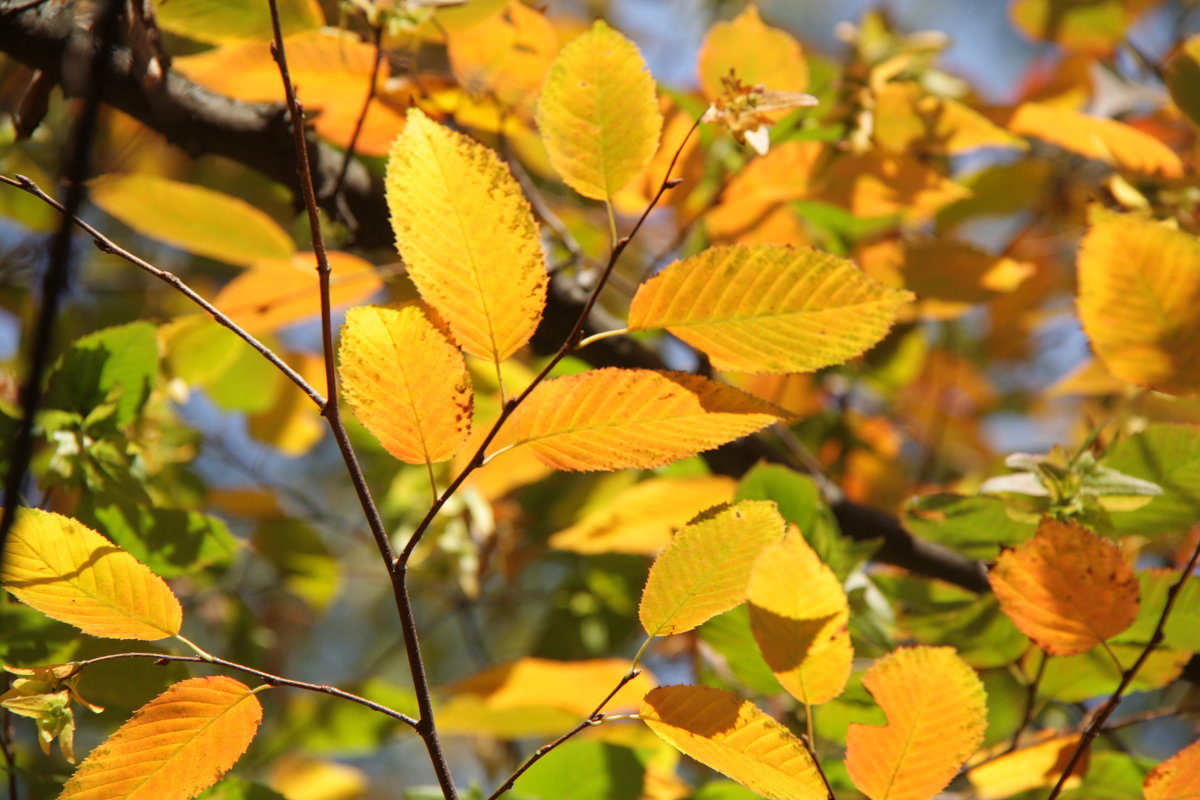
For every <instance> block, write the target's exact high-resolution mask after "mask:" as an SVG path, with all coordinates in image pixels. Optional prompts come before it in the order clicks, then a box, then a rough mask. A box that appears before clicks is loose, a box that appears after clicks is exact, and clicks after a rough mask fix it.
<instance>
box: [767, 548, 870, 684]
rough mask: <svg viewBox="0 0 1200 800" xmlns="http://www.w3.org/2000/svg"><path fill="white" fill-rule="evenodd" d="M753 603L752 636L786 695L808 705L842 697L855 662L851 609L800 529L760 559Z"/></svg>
mask: <svg viewBox="0 0 1200 800" xmlns="http://www.w3.org/2000/svg"><path fill="white" fill-rule="evenodd" d="M798 586H802V587H804V590H803V591H796V587H798ZM747 600H748V601H749V603H750V630H751V631H752V632H753V633H754V639H755V641H757V642H758V648H759V650H761V651H762V655H763V659H764V660H765V661H766V662H767V666H769V667H770V668H771V671H772V672H774V673H775V677H776V678H778V679H779V683H780V685H781V686H783V688H784V689H787V691H788V692H789V693H791V695H792V696H793V697H795V698H796V699H797V700H799V701H801V702H802V703H804V704H806V705H817V704H819V703H824V702H827V701H829V700H832V699H833V698H835V697H837V696H838V695H839V694H841V693H842V689H844V688H845V686H846V681H847V680H848V679H849V678H850V667H851V662H852V661H853V660H854V648H852V647H851V646H850V632H849V631H848V630H847V628H846V625H847V623H848V622H849V620H850V603H849V601H848V600H847V598H846V592H845V590H844V589H842V583H841V581H839V580H838V579H837V576H836V575H834V574H833V570H831V569H830V568H829V567H828V566H826V565H825V564H823V563H822V562H821V559H820V557H819V556H817V554H816V553H815V552H814V551H813V549H812V548H811V547H809V545H808V543H807V542H806V541H804V537H803V536H801V535H800V531H799V530H798V529H797V528H796V527H795V526H792V528H791V530H789V531H788V534H787V536H786V537H784V539H783V540H782V541H778V542H775V543H774V544H770V545H768V546H767V547H766V548H765V549H763V550H762V552H761V553H759V555H758V558H757V559H756V560H755V562H754V569H753V571H752V572H751V573H750V583H749V585H748V587H747Z"/></svg>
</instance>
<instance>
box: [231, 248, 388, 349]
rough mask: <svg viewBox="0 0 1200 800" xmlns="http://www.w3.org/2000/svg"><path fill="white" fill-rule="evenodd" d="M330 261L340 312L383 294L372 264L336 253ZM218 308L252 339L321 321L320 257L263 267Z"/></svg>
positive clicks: (234, 284) (299, 256) (332, 294)
mask: <svg viewBox="0 0 1200 800" xmlns="http://www.w3.org/2000/svg"><path fill="white" fill-rule="evenodd" d="M328 259H329V269H330V277H329V300H330V304H331V305H332V306H333V307H334V308H336V307H338V306H345V305H351V304H354V303H361V302H362V301H363V300H366V299H367V298H368V297H370V296H371V295H373V294H375V292H377V291H379V290H380V289H381V288H383V281H382V280H381V279H380V277H379V275H378V274H377V273H376V271H375V267H374V266H372V265H371V263H370V262H369V261H364V260H363V259H361V258H359V257H358V256H352V255H350V254H349V253H342V252H337V251H334V252H332V253H329V254H328ZM213 305H215V306H216V307H217V308H219V309H221V310H222V311H224V312H225V313H226V314H228V315H229V316H230V317H231V318H232V319H233V321H234V322H236V323H238V324H239V325H241V326H242V327H243V328H245V329H246V330H247V331H248V332H250V333H252V334H256V335H257V334H261V333H266V332H268V331H274V330H276V329H277V328H281V327H283V326H284V325H290V324H291V323H293V322H299V321H300V320H303V319H308V318H310V317H315V316H318V315H319V314H320V313H321V294H320V287H319V285H318V283H317V269H316V256H315V255H314V254H313V253H296V254H295V255H294V256H292V257H291V259H288V260H274V259H272V260H268V261H258V262H255V263H254V264H252V265H251V268H250V269H248V270H246V271H245V272H243V273H242V274H241V275H238V276H237V277H236V278H234V279H233V280H231V281H230V282H229V283H227V284H226V285H225V287H224V288H223V289H221V291H220V292H218V293H217V296H216V298H215V299H214V300H213Z"/></svg>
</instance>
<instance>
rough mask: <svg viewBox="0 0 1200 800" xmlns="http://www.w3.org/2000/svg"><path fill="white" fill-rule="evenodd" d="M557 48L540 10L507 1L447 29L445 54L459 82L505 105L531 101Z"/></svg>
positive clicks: (556, 39)
mask: <svg viewBox="0 0 1200 800" xmlns="http://www.w3.org/2000/svg"><path fill="white" fill-rule="evenodd" d="M557 52H558V34H557V33H556V32H555V30H554V26H553V25H552V24H551V23H550V21H549V20H548V19H546V15H545V14H543V13H541V12H538V11H536V10H534V9H532V8H530V7H529V6H527V5H525V4H523V3H519V2H515V0H514V2H510V3H509V4H508V5H507V6H506V7H505V8H504V10H503V11H502V12H500V13H499V14H495V15H492V16H489V17H488V18H487V19H486V20H483V21H481V22H480V23H479V24H477V25H472V26H470V27H467V28H464V29H462V30H459V31H454V32H452V33H451V34H450V37H449V41H448V46H447V55H448V56H449V57H450V66H451V67H452V68H453V69H454V74H455V75H456V76H457V77H458V79H459V82H460V83H461V84H462V85H463V86H464V87H465V88H466V89H467V90H468V91H472V92H476V93H491V94H492V95H494V96H495V97H496V98H498V99H499V100H500V102H501V103H502V104H504V105H506V106H519V107H524V106H526V105H532V101H533V99H534V97H536V95H537V91H538V89H539V88H540V87H541V85H542V79H543V78H544V77H545V75H546V71H547V70H548V69H549V68H550V63H551V61H552V60H553V59H554V55H555V53H557Z"/></svg>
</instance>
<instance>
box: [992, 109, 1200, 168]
mask: <svg viewBox="0 0 1200 800" xmlns="http://www.w3.org/2000/svg"><path fill="white" fill-rule="evenodd" d="M1008 129H1009V130H1011V131H1012V132H1013V133H1017V134H1020V135H1022V136H1033V137H1035V138H1038V139H1042V140H1044V141H1047V142H1051V143H1052V144H1056V145H1058V146H1059V147H1061V148H1063V149H1064V150H1067V151H1069V152H1072V153H1077V154H1079V155H1081V156H1084V157H1085V158H1095V159H1099V160H1101V161H1105V162H1107V163H1110V164H1114V165H1115V166H1118V167H1121V168H1123V169H1130V170H1133V171H1135V172H1145V173H1151V174H1153V173H1158V174H1161V175H1163V176H1164V177H1167V178H1178V177H1181V176H1182V175H1183V162H1181V161H1180V160H1179V156H1177V155H1176V154H1175V151H1173V150H1172V149H1171V148H1169V147H1167V146H1166V145H1165V144H1163V143H1162V142H1161V141H1159V140H1158V139H1157V138H1155V137H1154V136H1151V135H1150V134H1148V133H1143V132H1142V131H1139V130H1137V129H1136V128H1133V127H1131V126H1129V125H1126V124H1125V123H1123V122H1118V121H1117V120H1113V119H1104V118H1103V117H1093V116H1089V115H1087V114H1084V113H1082V112H1080V111H1075V110H1074V109H1071V108H1064V107H1061V106H1057V105H1051V104H1048V103H1023V104H1022V105H1021V106H1020V107H1018V108H1017V110H1016V111H1015V112H1014V113H1013V116H1012V118H1011V119H1010V120H1009V121H1008Z"/></svg>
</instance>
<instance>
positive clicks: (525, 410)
mask: <svg viewBox="0 0 1200 800" xmlns="http://www.w3.org/2000/svg"><path fill="white" fill-rule="evenodd" d="M786 416H787V414H786V412H784V411H781V410H780V409H778V408H776V407H775V406H772V405H770V404H769V403H766V402H764V401H762V400H759V399H757V398H754V397H751V396H750V395H748V394H746V393H744V392H742V391H739V390H738V389H734V388H733V387H731V386H726V385H724V384H721V383H717V382H716V381H710V380H708V379H706V378H703V377H701V376H699V375H689V374H686V373H682V372H657V371H654V370H643V369H614V368H608V369H598V370H592V371H590V372H584V373H582V374H580V375H570V376H568V377H565V378H555V379H554V380H549V381H546V382H545V383H542V384H541V385H539V386H538V387H537V388H536V389H534V390H533V392H531V393H530V395H529V397H528V398H526V400H525V402H524V403H522V404H521V405H520V406H519V407H518V408H517V410H516V412H514V413H513V416H512V418H511V424H512V426H513V429H514V430H515V431H516V440H515V444H518V445H529V446H530V447H531V448H533V451H534V453H536V454H537V456H538V458H540V459H541V460H542V461H543V462H545V463H546V464H549V465H550V466H552V467H555V468H556V469H565V470H608V469H646V468H649V467H656V466H661V465H663V464H669V463H670V462H672V461H676V460H678V459H681V458H685V457H686V456H690V455H695V454H696V453H699V452H701V451H703V450H711V449H712V448H714V447H718V446H720V445H722V444H725V443H726V442H731V441H733V440H734V439H738V438H741V437H742V436H746V435H747V434H750V433H753V432H754V431H756V430H759V429H760V428H764V427H766V426H767V425H770V424H771V423H772V422H775V421H776V420H778V419H780V418H783V417H786Z"/></svg>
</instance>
